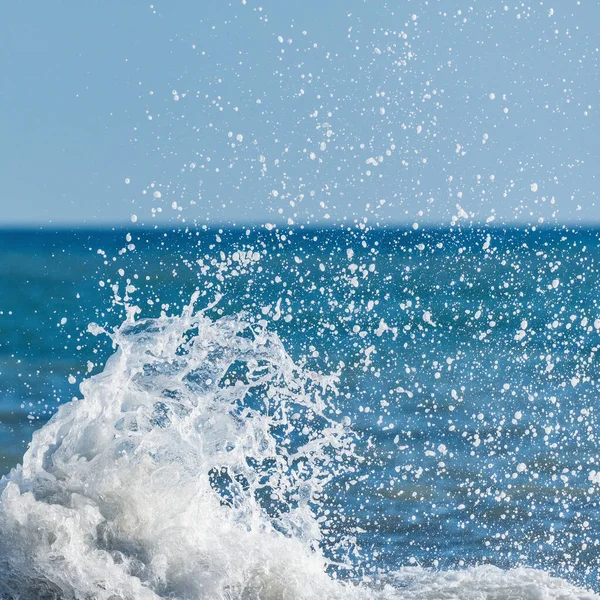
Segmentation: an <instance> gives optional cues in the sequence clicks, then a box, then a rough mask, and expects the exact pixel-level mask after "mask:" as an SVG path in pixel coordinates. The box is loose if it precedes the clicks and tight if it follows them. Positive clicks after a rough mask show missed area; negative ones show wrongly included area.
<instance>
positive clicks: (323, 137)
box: [0, 0, 600, 226]
mask: <svg viewBox="0 0 600 600" xmlns="http://www.w3.org/2000/svg"><path fill="white" fill-rule="evenodd" d="M1 21H2V22H1V24H0V50H1V51H0V67H1V70H2V86H0V108H1V111H0V135H1V136H2V141H3V143H2V145H1V146H0V161H1V163H2V170H1V173H2V195H3V199H4V201H3V203H2V208H3V210H2V211H1V212H0V224H5V225H10V224H17V225H27V224H36V225H37V224H45V225H53V226H58V225H72V224H82V225H92V226H102V225H106V224H120V223H129V222H130V221H131V218H132V215H135V216H136V218H137V222H138V223H139V224H146V225H148V224H152V223H156V222H161V223H171V224H173V223H178V222H185V223H201V224H202V223H209V224H221V223H222V224H229V223H236V224H238V225H240V224H245V223H266V222H270V223H318V224H327V223H336V222H341V221H346V222H349V223H351V222H355V221H356V220H364V219H367V220H368V222H370V223H415V222H417V223H439V224H450V223H451V222H452V221H453V220H454V221H455V220H456V219H458V220H461V219H462V220H463V221H471V220H473V221H477V222H483V221H486V220H488V221H491V220H492V219H495V222H496V223H498V222H509V223H511V222H520V223H523V222H525V223H538V222H545V223H554V222H569V223H598V222H600V206H598V203H597V188H598V182H597V171H598V167H597V165H598V163H599V159H600V143H598V141H597V139H598V134H599V126H600V117H599V114H598V109H599V108H600V104H599V100H600V99H599V97H598V96H599V94H600V75H599V73H600V71H599V65H598V58H599V51H598V48H599V47H600V35H599V34H598V30H597V23H598V22H599V21H600V8H599V7H598V5H597V3H594V2H591V1H590V0H581V2H577V1H576V0H560V1H558V0H556V1H554V2H549V1H546V0H544V1H543V2H540V1H539V0H538V1H537V2H535V3H533V2H532V3H528V2H516V3H515V2H512V3H508V2H506V3H505V2H504V1H503V0H500V1H496V0H472V1H471V2H470V3H465V4H463V3H461V2H447V1H441V0H440V1H437V0H429V2H425V1H423V0H419V1H408V0H399V1H398V2H390V3H385V2H379V1H369V2H364V1H361V0H343V1H339V0H336V1H331V2H317V1H316V0H304V1H303V2H281V1H280V0H277V1H276V0H269V1H264V2H258V1H254V0H247V1H246V2H242V1H237V2H233V3H228V2H221V1H217V0H214V1H209V2H198V1H197V0H196V1H193V2H192V1H188V0H180V1H178V2H161V1H157V2H155V3H154V4H153V5H151V4H150V3H147V2H138V1H136V0H133V1H128V2H122V1H117V0H108V1H106V0H104V1H99V0H98V1H96V0H90V1H86V2H75V1H62V2H53V3H48V2H29V3H17V2H13V3H8V4H6V5H5V6H4V7H3V16H2V20H1Z"/></svg>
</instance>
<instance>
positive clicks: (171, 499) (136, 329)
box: [0, 305, 592, 600]
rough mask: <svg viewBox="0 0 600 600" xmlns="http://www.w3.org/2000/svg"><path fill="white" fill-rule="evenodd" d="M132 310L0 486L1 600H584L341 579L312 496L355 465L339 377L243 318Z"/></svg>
mask: <svg viewBox="0 0 600 600" xmlns="http://www.w3.org/2000/svg"><path fill="white" fill-rule="evenodd" d="M136 312H137V311H136V310H133V309H132V310H130V311H129V314H128V318H127V320H126V321H125V323H123V325H122V326H121V327H119V328H118V329H116V331H115V332H113V333H111V334H110V336H111V338H112V340H113V342H114V344H115V346H116V348H117V350H116V352H115V353H114V355H113V356H112V357H111V358H110V359H109V360H108V362H107V364H106V366H105V369H104V371H103V372H102V373H100V374H98V375H96V376H94V377H91V378H89V379H88V380H86V381H84V382H83V383H82V384H81V393H82V396H83V398H82V399H81V400H77V401H73V402H71V403H69V404H68V405H65V406H62V407H61V408H60V410H59V411H58V412H57V414H56V415H55V416H54V418H53V419H51V421H50V422H49V423H48V424H46V425H45V426H44V427H43V428H41V429H40V430H39V431H37V432H36V433H35V434H34V437H33V441H32V443H31V446H30V448H29V450H28V451H27V453H26V454H25V456H24V458H23V464H22V466H19V467H17V468H16V469H14V470H13V471H12V472H11V473H10V474H9V475H8V476H7V477H5V478H3V479H2V481H1V482H0V597H1V598H6V599H15V600H16V599H31V598H36V599H42V598H44V599H51V598H54V599H64V600H66V599H78V600H79V599H84V598H85V599H86V600H119V599H120V600H157V599H163V598H175V599H180V600H200V599H210V600H219V599H223V600H225V599H227V600H242V599H247V600H251V599H255V600H259V599H261V600H269V599H273V600H275V599H290V600H302V599H306V600H308V599H336V598H340V599H341V598H350V599H352V598H357V599H358V598H389V599H392V598H394V599H395V598H412V597H417V596H418V597H423V598H432V599H433V598H466V599H471V598H473V599H475V598H497V599H498V600H500V599H503V598H535V599H538V598H544V599H546V598H547V599H548V600H550V599H554V598H557V599H558V598H565V599H566V598H591V597H592V596H591V595H590V594H587V593H586V592H583V591H582V590H579V589H578V588H574V587H573V586H570V585H569V584H567V583H565V582H563V581H562V580H559V579H552V578H550V577H549V576H548V575H546V574H544V573H542V572H538V571H531V570H523V571H514V572H508V573H504V572H502V571H500V570H498V569H493V568H491V567H480V568H479V569H472V570H465V571H456V572H449V573H432V572H428V571H423V570H420V569H407V570H404V571H401V572H399V573H398V574H396V576H394V577H393V578H390V579H389V580H388V583H386V584H385V585H384V584H382V583H381V581H379V582H363V583H362V584H360V585H358V584H356V585H353V584H350V583H343V582H339V581H337V580H335V579H333V578H332V577H330V576H329V575H328V573H327V567H328V563H327V560H326V558H325V556H324V554H323V552H322V550H321V548H320V542H321V526H322V521H323V519H324V516H323V515H322V514H320V513H319V502H320V500H319V499H320V497H321V494H322V491H323V489H324V487H325V486H326V485H327V484H328V483H329V482H330V481H331V480H332V479H333V478H335V477H336V476H338V475H340V474H341V473H343V472H345V471H346V470H347V469H351V468H352V464H353V460H356V459H355V457H353V454H352V443H353V440H352V437H351V436H350V435H349V434H348V432H347V431H346V430H345V428H344V427H343V426H342V425H340V424H338V423H337V422H335V421H333V420H332V419H330V418H329V416H328V415H329V412H330V411H329V403H330V398H331V397H332V395H333V394H334V387H333V386H334V384H335V377H332V376H324V375H321V374H317V373H312V372H309V371H307V370H305V369H304V368H302V367H300V366H298V365H297V364H295V363H294V361H293V360H292V359H291V358H290V356H289V355H288V354H287V352H286V351H285V349H284V347H283V345H282V344H281V342H280V340H279V338H278V337H277V336H276V335H274V334H272V333H268V332H267V331H265V330H264V329H262V328H260V327H257V326H253V325H250V324H249V323H248V322H247V321H246V320H244V318H242V317H227V318H221V319H218V320H216V321H212V320H211V319H209V318H208V317H206V316H205V314H203V313H196V314H194V312H193V308H192V305H190V306H188V307H187V308H186V309H185V310H184V311H183V314H182V315H181V316H175V317H166V316H163V317H161V318H159V319H145V320H139V321H136V320H135V314H136ZM91 330H92V331H93V332H95V333H100V331H102V330H101V328H99V327H94V326H93V327H91ZM350 541H351V540H350ZM343 545H344V540H341V542H340V547H342V548H343Z"/></svg>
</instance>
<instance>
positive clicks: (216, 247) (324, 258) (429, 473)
mask: <svg viewBox="0 0 600 600" xmlns="http://www.w3.org/2000/svg"><path fill="white" fill-rule="evenodd" d="M599 236H600V232H598V231H596V230H586V229H578V230H573V229H568V228H561V229H537V230H536V229H535V228H533V229H531V228H529V229H500V228H481V229H463V230H437V229H432V230H427V229H419V230H413V229H406V230H405V229H388V230H377V229H368V228H367V229H359V228H356V229H328V230H316V229H315V230H311V229H304V230H302V229H297V230H293V229H292V230H273V231H267V230H265V229H249V230H245V229H242V230H216V229H215V230H189V231H180V230H178V231H173V230H154V231H143V230H142V231H136V230H132V231H131V232H130V234H128V233H127V232H126V231H122V230H116V231H108V230H107V231H82V230H79V231H73V232H71V231H61V232H47V231H3V232H1V233H0V462H1V467H2V472H4V473H7V472H8V471H9V469H10V468H12V467H13V466H15V465H16V464H17V463H18V462H20V460H21V457H22V455H23V453H24V451H25V450H26V448H27V444H28V443H29V442H30V440H31V436H32V433H33V431H34V430H36V429H37V428H39V427H41V426H42V425H43V424H44V423H45V422H46V421H47V420H48V419H49V417H50V416H51V415H52V414H53V413H54V412H55V411H56V409H57V407H58V406H59V405H61V404H65V403H66V402H69V401H70V400H71V399H72V398H73V397H81V396H80V392H79V389H78V386H79V384H80V383H81V381H82V380H84V379H85V378H86V377H88V376H89V375H90V374H96V373H99V372H100V371H101V370H102V368H103V366H104V362H105V361H106V359H107V357H108V356H109V355H110V354H112V352H113V349H112V346H111V342H110V340H109V339H107V338H102V337H95V336H92V335H91V334H89V333H88V331H87V326H88V324H89V323H90V322H95V323H98V324H99V325H102V326H104V327H107V328H110V327H115V326H117V325H119V324H120V323H121V322H122V320H123V318H124V307H123V302H122V299H123V296H124V295H125V293H126V292H125V286H126V285H129V286H132V287H130V288H129V292H128V295H129V296H130V297H131V298H130V300H129V303H130V304H134V305H137V306H139V307H140V309H141V310H142V316H144V317H157V316H159V315H160V313H161V312H164V313H165V314H179V313H180V312H181V310H182V308H183V307H184V306H185V305H187V304H188V303H189V300H190V297H191V295H192V293H193V292H194V290H196V289H198V290H199V292H200V297H199V299H198V302H197V305H198V307H199V308H201V307H204V306H207V305H209V304H211V303H212V302H213V301H214V300H215V298H217V297H219V296H222V297H221V299H220V301H219V303H218V304H217V305H216V307H214V308H212V309H210V310H209V311H208V312H207V314H208V315H209V316H210V317H211V318H214V319H217V318H219V317H221V316H224V315H233V314H237V313H240V312H243V313H244V314H245V315H246V316H245V319H247V321H248V322H250V323H254V324H256V325H257V326H258V324H260V323H261V322H262V326H264V327H266V328H267V329H268V330H269V331H273V332H276V333H277V334H278V335H279V337H280V339H281V341H282V343H283V346H284V347H285V348H286V349H287V351H288V352H289V353H290V355H291V356H292V358H293V359H294V360H295V361H297V362H301V363H303V364H304V365H305V367H306V368H307V369H310V370H313V371H315V372H319V373H331V372H333V371H338V370H339V373H340V374H339V377H340V382H339V386H338V388H339V393H338V394H337V395H336V397H335V406H336V410H337V417H338V418H339V419H340V420H342V419H344V421H343V422H344V423H345V424H346V425H347V426H348V427H349V429H351V430H352V432H353V434H354V435H356V442H355V443H356V454H357V455H358V456H360V457H362V459H363V460H361V461H358V462H357V463H356V465H354V466H353V469H354V472H353V473H350V474H348V473H346V474H343V475H341V476H340V477H337V478H334V479H333V480H332V481H331V482H330V484H329V486H328V488H327V493H326V494H325V496H324V499H323V502H324V505H325V507H329V508H330V509H331V511H336V510H337V511H338V512H337V514H338V515H343V519H340V518H338V519H337V520H334V521H333V522H332V524H331V526H330V528H329V529H328V531H327V532H326V534H325V536H324V538H323V540H322V542H321V543H322V546H323V548H324V551H325V553H326V554H327V555H328V556H330V557H331V558H334V559H335V558H336V556H337V555H336V552H338V549H337V546H336V545H335V544H334V541H335V540H336V539H337V538H339V536H340V535H342V533H344V534H345V533H347V532H349V531H351V532H353V535H354V536H355V537H356V543H357V547H358V548H359V550H357V551H356V552H355V554H354V555H353V564H352V566H351V568H350V569H349V570H350V571H351V573H352V576H353V577H360V576H364V575H365V574H373V573H381V572H387V571H389V570H392V569H397V568H398V567H399V566H403V565H411V564H419V565H421V566H424V567H434V568H436V569H448V570H449V569H457V568H460V567H462V566H472V565H478V564H492V565H497V566H500V567H503V568H511V567H517V566H529V567H536V568H540V569H544V570H546V571H549V572H551V573H553V574H556V575H559V576H561V577H564V578H566V579H567V580H569V581H571V582H573V583H575V584H578V585H585V586H590V587H592V588H594V589H596V590H600V582H599V581H598V567H599V566H600V550H599V548H600V522H599V520H598V518H597V515H598V511H599V506H598V491H599V486H600V475H596V472H597V471H598V472H600V453H599V451H598V440H597V436H598V433H599V430H598V426H599V424H598V418H597V416H596V415H597V411H598V385H599V368H598V362H597V358H596V355H597V353H598V351H599V350H600V307H599V305H598V289H600V274H599V270H598V265H599V261H600V244H599V240H600V238H599ZM120 270H121V271H120ZM128 281H129V283H127V282H128ZM115 283H118V286H119V287H118V291H117V292H115V290H114V289H113V288H112V286H113V285H114V284H115ZM133 288H135V289H133ZM115 295H116V296H117V299H116V301H115ZM215 485H216V487H217V488H218V483H217V484H215ZM340 507H342V509H341V512H340ZM330 570H331V572H336V571H337V572H338V576H339V577H341V578H344V577H347V576H348V575H347V572H348V569H346V568H340V567H339V566H338V567H336V566H335V565H333V566H331V567H330Z"/></svg>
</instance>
